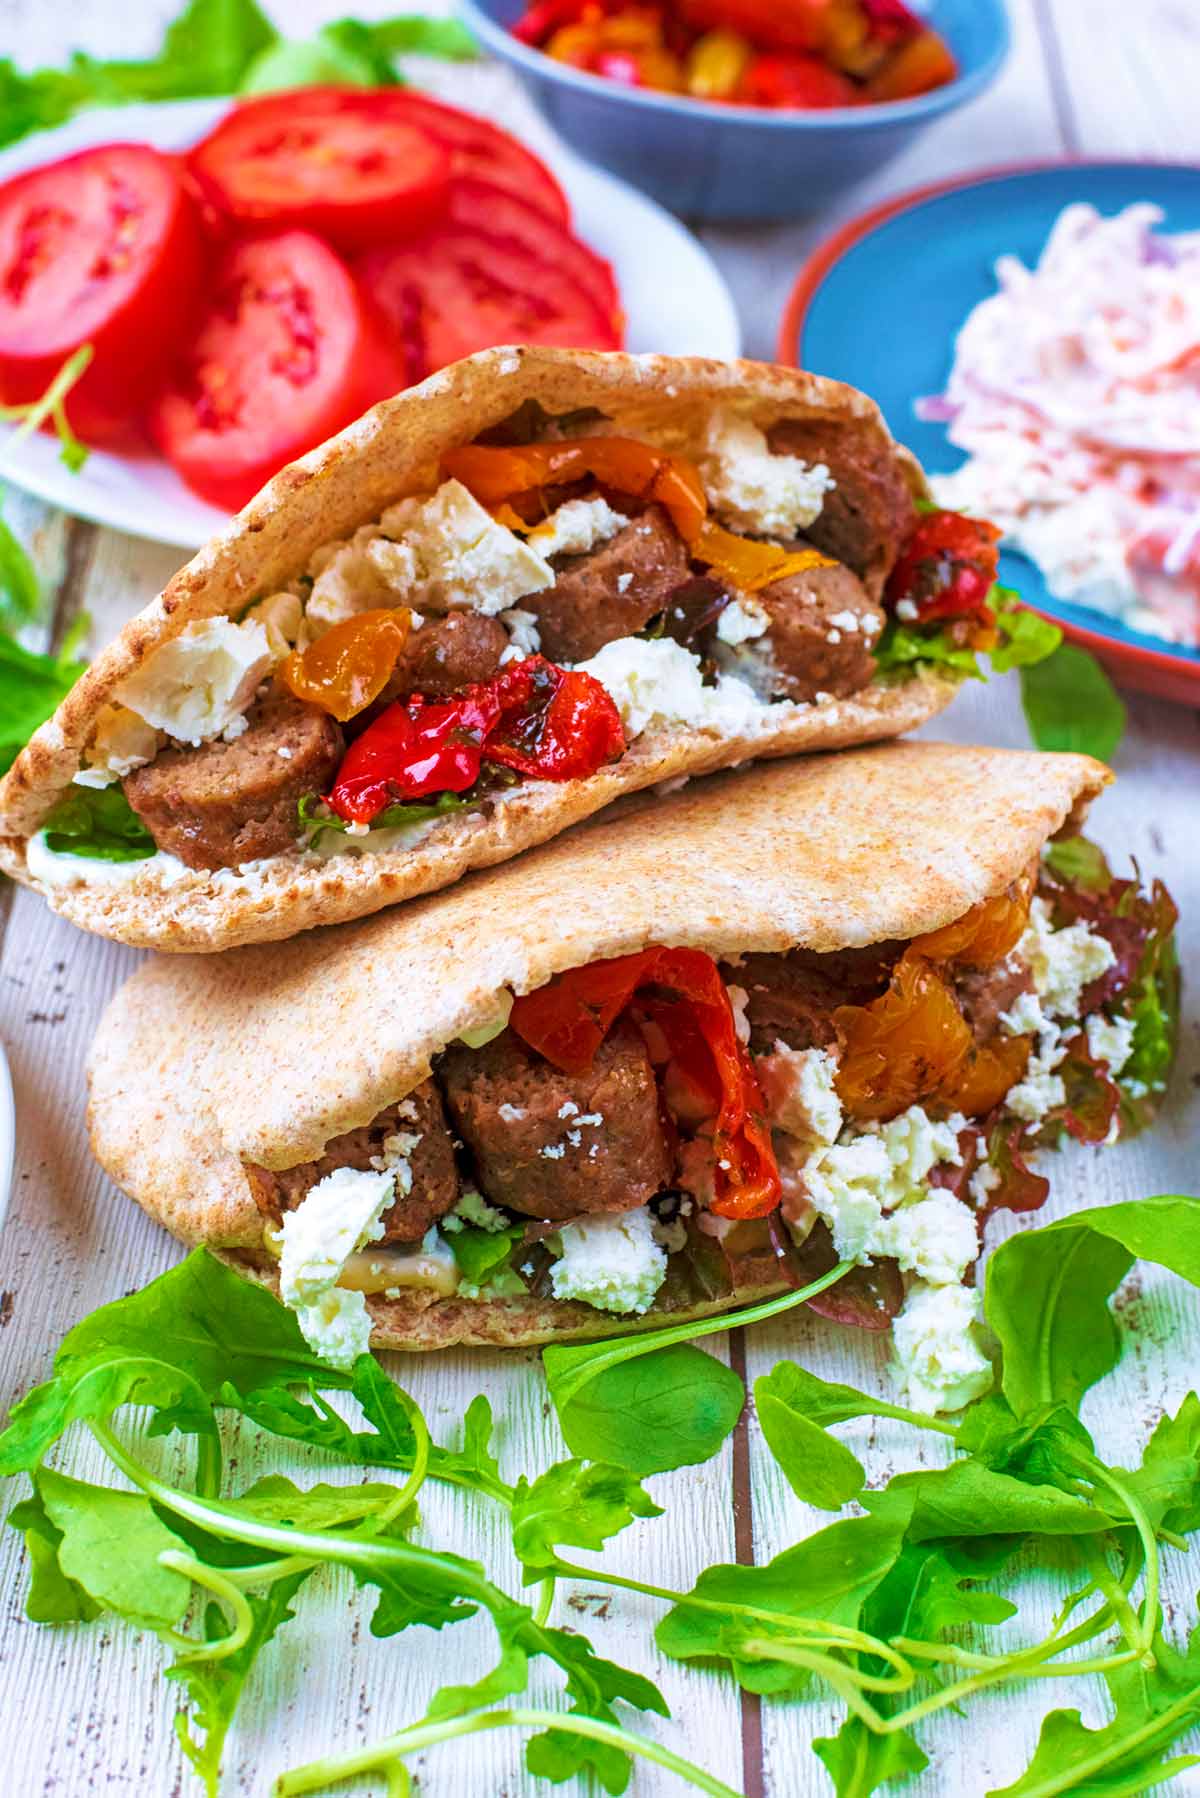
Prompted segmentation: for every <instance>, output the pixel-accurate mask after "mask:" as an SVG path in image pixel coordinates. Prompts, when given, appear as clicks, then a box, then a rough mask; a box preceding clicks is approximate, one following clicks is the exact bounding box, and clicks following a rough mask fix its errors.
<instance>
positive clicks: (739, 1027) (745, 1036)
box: [725, 986, 750, 1048]
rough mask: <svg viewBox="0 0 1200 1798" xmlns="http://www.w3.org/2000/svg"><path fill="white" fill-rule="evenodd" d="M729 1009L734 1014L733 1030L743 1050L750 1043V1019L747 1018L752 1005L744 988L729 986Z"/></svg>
mask: <svg viewBox="0 0 1200 1798" xmlns="http://www.w3.org/2000/svg"><path fill="white" fill-rule="evenodd" d="M725 991H726V993H727V994H728V995H729V1009H730V1011H731V1012H732V1013H733V1029H734V1034H735V1035H736V1037H737V1039H738V1041H739V1043H741V1044H742V1046H743V1048H744V1047H745V1046H746V1044H747V1043H748V1042H749V1041H750V1019H749V1018H748V1017H747V1016H746V1007H747V1006H748V1005H749V1003H750V995H749V993H748V992H747V991H746V989H745V987H744V986H727V987H726V988H725Z"/></svg>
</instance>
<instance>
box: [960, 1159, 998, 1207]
mask: <svg viewBox="0 0 1200 1798" xmlns="http://www.w3.org/2000/svg"><path fill="white" fill-rule="evenodd" d="M1000 1179H1001V1175H1000V1169H999V1168H998V1167H993V1166H992V1164H991V1162H990V1161H983V1162H981V1163H980V1164H979V1166H978V1167H977V1168H976V1169H975V1172H974V1173H973V1174H972V1175H971V1178H970V1179H969V1180H968V1182H967V1191H968V1192H969V1193H970V1195H971V1202H972V1204H974V1205H977V1206H978V1207H979V1209H980V1210H981V1211H983V1210H984V1209H985V1208H986V1206H987V1203H988V1200H989V1199H990V1198H991V1196H992V1194H993V1193H994V1192H995V1190H996V1188H997V1187H998V1186H999V1185H1000Z"/></svg>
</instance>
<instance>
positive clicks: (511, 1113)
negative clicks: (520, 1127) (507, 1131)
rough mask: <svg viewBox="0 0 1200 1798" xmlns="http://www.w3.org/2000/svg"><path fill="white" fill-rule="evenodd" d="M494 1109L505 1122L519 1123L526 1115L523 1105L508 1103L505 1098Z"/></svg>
mask: <svg viewBox="0 0 1200 1798" xmlns="http://www.w3.org/2000/svg"><path fill="white" fill-rule="evenodd" d="M496 1110H497V1112H498V1113H499V1115H500V1116H501V1117H502V1118H503V1119H504V1122H505V1123H506V1124H519V1123H520V1122H521V1119H522V1118H523V1117H526V1116H527V1115H528V1114H527V1112H526V1110H525V1107H524V1106H523V1105H510V1104H509V1102H508V1100H507V1099H505V1100H503V1101H502V1102H501V1103H500V1104H499V1105H497V1107H496Z"/></svg>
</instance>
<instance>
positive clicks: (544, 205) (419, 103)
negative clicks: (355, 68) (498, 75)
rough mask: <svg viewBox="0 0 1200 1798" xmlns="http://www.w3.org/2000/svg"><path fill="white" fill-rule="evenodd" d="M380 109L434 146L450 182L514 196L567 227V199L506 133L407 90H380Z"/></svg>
mask: <svg viewBox="0 0 1200 1798" xmlns="http://www.w3.org/2000/svg"><path fill="white" fill-rule="evenodd" d="M374 98H375V100H376V103H377V104H378V105H379V107H380V108H381V109H384V110H386V111H387V112H388V114H389V115H390V116H392V117H394V118H397V119H404V120H406V121H407V122H408V123H410V124H412V125H417V126H419V127H420V128H421V130H422V131H424V132H426V133H427V134H428V135H429V136H430V137H431V138H433V140H434V142H435V143H437V144H440V145H441V147H442V149H443V150H444V151H445V153H446V155H447V156H448V158H449V160H450V173H451V176H452V177H455V178H457V177H459V176H464V175H471V176H475V177H477V178H478V179H479V180H481V181H489V182H490V183H491V185H492V186H493V187H502V188H503V189H504V190H505V192H506V193H511V194H515V195H516V197H517V198H518V199H519V200H524V201H525V203H526V204H527V205H529V206H536V207H537V209H538V211H539V212H544V213H545V214H546V215H547V216H548V217H549V218H552V219H557V221H558V223H559V224H560V225H566V226H569V225H570V222H571V209H570V207H569V206H568V205H567V197H566V195H565V194H564V193H563V190H562V188H561V187H560V186H559V185H558V182H557V181H556V180H555V178H554V176H553V175H552V174H551V173H550V170H549V169H548V168H547V167H546V165H545V163H544V162H542V161H541V159H540V158H539V157H537V156H535V155H534V154H533V151H532V150H527V149H526V147H525V145H524V144H523V143H521V142H520V140H519V139H518V138H515V137H513V136H512V135H511V133H509V132H507V131H502V130H501V128H500V126H499V125H493V124H492V123H491V121H490V120H489V119H481V118H480V117H479V116H478V115H477V114H476V113H473V112H464V111H463V110H462V109H461V107H458V106H444V105H443V104H442V103H441V101H440V100H432V99H430V97H429V95H428V94H418V93H416V92H415V91H414V89H412V88H384V89H382V90H381V91H379V92H378V93H376V95H375V96H374Z"/></svg>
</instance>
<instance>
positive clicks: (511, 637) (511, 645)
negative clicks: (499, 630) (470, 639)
mask: <svg viewBox="0 0 1200 1798" xmlns="http://www.w3.org/2000/svg"><path fill="white" fill-rule="evenodd" d="M500 622H501V624H502V625H503V626H504V628H505V630H506V631H507V632H508V647H507V649H505V650H504V651H503V652H502V653H501V656H500V660H501V663H504V662H521V661H524V659H525V657H526V656H535V655H536V654H537V653H538V650H539V649H540V648H541V647H542V634H541V632H540V631H539V630H538V621H537V618H536V617H535V615H534V614H533V613H532V612H524V611H522V609H521V607H520V606H513V607H512V608H511V609H510V610H509V611H507V612H501V614H500Z"/></svg>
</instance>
